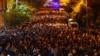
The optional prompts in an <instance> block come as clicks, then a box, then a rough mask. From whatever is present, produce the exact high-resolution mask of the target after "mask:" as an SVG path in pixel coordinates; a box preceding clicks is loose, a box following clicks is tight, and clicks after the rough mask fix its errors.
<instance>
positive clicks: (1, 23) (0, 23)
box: [0, 0, 7, 28]
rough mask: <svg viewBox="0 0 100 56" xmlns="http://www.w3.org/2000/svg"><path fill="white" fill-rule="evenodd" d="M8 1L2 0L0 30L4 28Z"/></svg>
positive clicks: (0, 4)
mask: <svg viewBox="0 0 100 56" xmlns="http://www.w3.org/2000/svg"><path fill="white" fill-rule="evenodd" d="M6 5H7V1H6V0H0V28H1V27H2V26H4V22H3V17H4V13H5V10H6Z"/></svg>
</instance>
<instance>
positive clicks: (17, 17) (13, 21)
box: [4, 5, 31, 27]
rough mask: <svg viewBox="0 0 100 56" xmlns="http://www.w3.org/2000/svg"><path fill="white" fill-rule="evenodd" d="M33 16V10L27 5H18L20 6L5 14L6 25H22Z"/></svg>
mask: <svg viewBox="0 0 100 56" xmlns="http://www.w3.org/2000/svg"><path fill="white" fill-rule="evenodd" d="M30 17H31V10H30V9H29V8H27V6H25V5H24V6H22V5H21V6H18V8H13V9H11V10H10V11H9V12H6V14H5V19H4V20H5V25H6V26H7V27H10V26H13V27H14V26H16V25H21V24H23V23H25V22H28V21H29V20H30Z"/></svg>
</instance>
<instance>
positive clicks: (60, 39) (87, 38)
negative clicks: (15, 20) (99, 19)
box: [0, 18, 100, 56]
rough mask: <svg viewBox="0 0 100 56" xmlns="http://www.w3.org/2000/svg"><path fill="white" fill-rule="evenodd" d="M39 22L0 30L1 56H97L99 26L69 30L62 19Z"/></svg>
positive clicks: (99, 34) (99, 36)
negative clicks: (97, 27) (54, 21)
mask: <svg viewBox="0 0 100 56" xmlns="http://www.w3.org/2000/svg"><path fill="white" fill-rule="evenodd" d="M43 20H48V21H53V20H49V18H47V19H46V18H45V19H43ZM55 20H56V19H55ZM37 21H38V20H37ZM59 21H60V20H59ZM61 21H62V20H61ZM41 22H42V20H40V22H35V21H34V22H33V21H32V22H31V21H30V22H28V23H25V24H23V25H20V26H16V27H14V28H5V29H2V30H1V31H0V33H3V35H0V56H100V29H96V28H95V29H94V28H90V27H88V28H83V29H78V31H71V29H70V28H69V27H68V25H67V24H65V23H63V22H62V23H59V22H58V21H56V24H55V23H52V22H50V23H41ZM58 23H59V24H58ZM58 26H59V27H58Z"/></svg>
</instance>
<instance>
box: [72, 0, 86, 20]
mask: <svg viewBox="0 0 100 56" xmlns="http://www.w3.org/2000/svg"><path fill="white" fill-rule="evenodd" d="M82 5H85V3H84V0H80V1H79V2H78V3H77V4H76V6H74V7H73V12H72V13H71V16H72V18H74V17H75V16H76V15H77V13H79V12H80V10H81V6H82Z"/></svg>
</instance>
